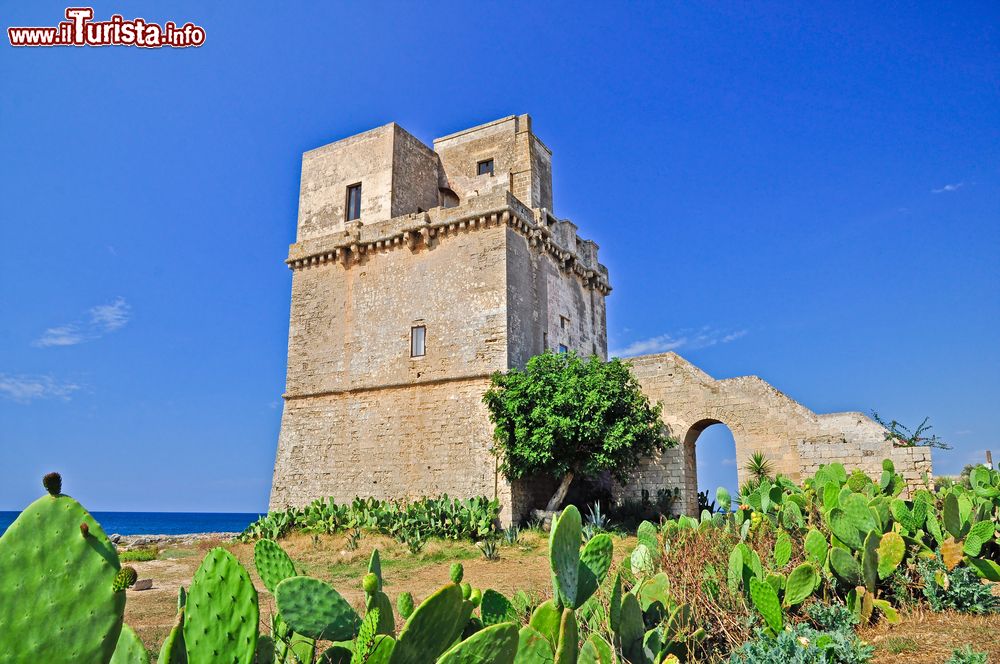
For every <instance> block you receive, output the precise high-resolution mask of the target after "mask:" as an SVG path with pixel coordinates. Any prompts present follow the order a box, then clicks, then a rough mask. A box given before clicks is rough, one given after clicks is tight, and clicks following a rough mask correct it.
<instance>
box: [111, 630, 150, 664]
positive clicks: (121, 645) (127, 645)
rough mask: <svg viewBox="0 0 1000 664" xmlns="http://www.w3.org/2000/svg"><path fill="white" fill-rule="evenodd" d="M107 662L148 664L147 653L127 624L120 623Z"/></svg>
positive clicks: (114, 663) (112, 663) (115, 663)
mask: <svg viewBox="0 0 1000 664" xmlns="http://www.w3.org/2000/svg"><path fill="white" fill-rule="evenodd" d="M108 664H149V653H148V652H146V646H144V645H142V641H140V640H139V636H138V635H137V634H136V633H135V630H133V629H132V628H131V627H129V626H128V625H122V631H121V633H120V634H119V635H118V643H117V645H116V646H115V652H114V654H113V655H111V661H110V662H108Z"/></svg>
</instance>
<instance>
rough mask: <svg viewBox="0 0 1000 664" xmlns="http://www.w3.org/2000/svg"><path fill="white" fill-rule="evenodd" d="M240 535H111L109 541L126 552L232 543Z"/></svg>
mask: <svg viewBox="0 0 1000 664" xmlns="http://www.w3.org/2000/svg"><path fill="white" fill-rule="evenodd" d="M237 535H239V533H187V534H184V535H119V534H117V533H115V534H113V535H111V536H110V537H109V538H108V539H110V540H111V541H112V542H114V543H115V545H116V546H117V547H118V548H119V549H121V550H124V551H130V550H132V549H147V548H149V547H156V548H158V549H166V548H169V547H173V546H191V545H194V544H198V543H199V542H232V541H233V539H235V538H236V536H237Z"/></svg>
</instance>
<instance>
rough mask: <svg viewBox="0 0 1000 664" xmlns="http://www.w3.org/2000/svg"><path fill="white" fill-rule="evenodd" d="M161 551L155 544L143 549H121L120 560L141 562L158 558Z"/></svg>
mask: <svg viewBox="0 0 1000 664" xmlns="http://www.w3.org/2000/svg"><path fill="white" fill-rule="evenodd" d="M159 554H160V552H159V550H158V549H157V548H156V547H155V546H150V547H145V548H141V549H129V550H128V551H119V552H118V560H120V561H122V562H123V563H126V562H127V563H141V562H146V561H147V560H156V558H157V556H159Z"/></svg>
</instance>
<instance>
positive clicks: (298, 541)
mask: <svg viewBox="0 0 1000 664" xmlns="http://www.w3.org/2000/svg"><path fill="white" fill-rule="evenodd" d="M616 544H617V543H616ZM218 545H219V543H218V542H215V543H213V542H203V543H201V544H199V545H198V546H197V547H187V548H177V549H166V550H164V551H162V552H160V557H159V558H158V559H157V560H151V561H148V562H132V563H128V564H130V565H132V566H133V567H135V569H136V571H137V572H138V573H139V578H140V579H152V580H153V587H152V588H151V589H150V590H143V591H133V590H129V591H128V600H127V603H126V605H125V621H126V622H127V623H128V624H129V625H131V626H132V627H133V628H134V629H135V630H136V631H137V632H138V634H139V637H140V638H141V639H142V641H143V643H145V644H146V648H147V649H148V650H150V651H151V652H153V653H156V652H159V648H160V645H161V644H162V643H163V639H164V638H166V636H167V634H168V633H169V632H170V629H171V627H172V626H173V624H174V621H175V618H176V614H177V590H178V588H179V587H180V586H184V587H185V588H186V587H188V586H190V584H191V579H192V577H193V576H194V574H195V571H197V569H198V565H199V564H200V563H201V559H202V557H203V556H204V554H205V552H206V551H208V550H209V549H210V548H212V547H213V546H218ZM281 545H282V547H284V549H285V550H286V551H287V552H288V554H289V556H291V558H292V560H293V561H295V565H296V569H297V570H298V571H299V572H300V573H302V574H308V575H310V576H314V577H316V578H319V579H323V580H325V581H328V582H330V583H331V584H332V585H333V586H334V587H335V588H336V589H337V591H338V592H340V594H341V595H343V596H344V597H345V598H346V599H347V600H348V601H349V602H351V603H352V604H353V605H355V607H357V608H362V607H363V605H364V604H363V602H364V600H363V592H362V590H361V579H362V577H363V576H364V575H365V573H366V572H367V571H368V559H369V556H370V555H371V551H372V549H375V548H377V549H378V550H379V554H380V556H381V559H382V575H383V578H384V580H385V591H386V593H387V594H388V595H389V597H390V598H391V599H392V600H393V601H395V599H396V596H397V595H398V594H399V593H401V592H404V591H409V592H411V593H413V596H414V599H415V600H416V601H417V602H419V601H420V600H421V599H423V598H424V597H426V596H427V595H429V594H430V593H432V592H433V591H435V590H437V589H438V588H440V587H441V586H442V585H444V584H445V583H446V582H447V581H448V579H449V570H450V568H451V564H452V563H453V562H456V561H460V562H461V563H462V564H463V565H464V567H465V580H466V581H468V582H469V583H471V584H472V585H473V586H474V587H476V588H482V589H486V588H493V589H495V590H498V591H500V592H502V593H504V594H505V595H507V596H508V597H509V596H510V595H512V594H513V593H514V592H516V591H518V590H523V591H525V592H527V593H528V594H529V595H532V596H537V597H548V596H549V595H551V593H552V582H551V579H550V574H549V563H548V558H547V556H546V555H545V554H546V552H547V549H548V542H547V540H546V538H545V536H543V535H541V534H538V533H533V532H524V533H522V534H521V540H520V542H519V543H518V545H516V546H501V547H500V560H498V561H488V560H486V559H484V558H483V555H482V553H481V552H480V550H479V549H478V548H477V547H476V545H475V544H473V543H469V542H436V541H432V542H429V543H428V544H427V545H426V547H425V548H424V550H423V551H422V552H420V553H419V554H416V555H414V554H411V553H410V552H409V550H407V548H406V546H405V545H404V544H401V543H399V542H396V541H395V540H392V539H389V538H386V537H381V536H375V535H371V536H365V537H364V538H363V539H362V540H361V542H360V544H359V546H358V548H357V550H355V551H349V550H348V548H347V538H346V537H345V536H343V535H330V536H321V537H319V538H317V539H315V540H314V539H313V538H312V537H311V536H308V535H294V536H292V537H289V538H287V539H284V540H282V541H281ZM225 546H226V548H228V549H229V550H230V551H232V553H233V554H234V555H235V556H236V557H237V558H239V559H240V562H242V563H243V565H244V566H245V567H246V568H247V570H248V571H249V572H250V576H251V578H252V579H253V582H254V585H255V586H256V587H257V590H258V592H259V593H260V616H261V622H262V625H267V624H268V623H269V620H270V616H271V614H272V613H273V612H274V601H273V599H272V597H271V595H270V593H268V592H267V589H266V588H264V584H263V583H261V581H260V578H259V577H258V576H257V574H256V570H255V569H254V566H253V546H252V545H249V544H226V545H225ZM627 546H628V545H627V544H622V545H621V546H616V547H615V548H616V549H617V550H618V551H621V552H622V554H623V553H624V551H625V550H627V548H626V547H627ZM629 548H630V547H629ZM265 629H266V630H267V631H270V628H269V627H266V628H265Z"/></svg>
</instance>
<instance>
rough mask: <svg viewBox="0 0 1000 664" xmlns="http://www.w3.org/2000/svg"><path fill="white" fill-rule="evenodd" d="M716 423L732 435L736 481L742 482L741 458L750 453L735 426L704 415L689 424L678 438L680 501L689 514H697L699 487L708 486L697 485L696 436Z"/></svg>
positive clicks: (704, 488)
mask: <svg viewBox="0 0 1000 664" xmlns="http://www.w3.org/2000/svg"><path fill="white" fill-rule="evenodd" d="M730 421H733V420H730ZM716 424H721V425H722V426H724V427H726V428H727V429H729V431H730V433H732V435H733V442H734V443H735V448H736V460H737V463H736V469H737V481H739V482H743V476H742V475H743V471H742V465H743V464H742V462H741V460H742V459H743V458H744V457H745V455H746V454H749V453H750V452H747V451H745V450H744V449H743V448H744V446H745V445H744V444H743V443H742V442H741V441H743V440H744V436H742V435H739V434H738V433H737V430H736V428H735V427H734V426H733V425H732V424H729V422H726V421H724V420H721V419H717V418H715V417H705V418H702V419H700V420H698V421H697V422H695V423H694V424H692V425H690V426H689V427H688V428H687V431H686V432H685V433H684V436H683V438H680V448H681V453H682V454H683V484H682V486H681V492H682V493H683V496H682V501H683V504H684V506H685V507H684V511H685V512H686V513H687V514H689V515H691V516H697V511H698V510H697V506H698V490H699V488H701V489H703V490H707V489H709V488H710V487H699V486H698V452H697V445H698V438H699V437H700V436H701V434H702V432H703V431H704V430H705V429H707V428H708V427H710V426H714V425H716Z"/></svg>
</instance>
